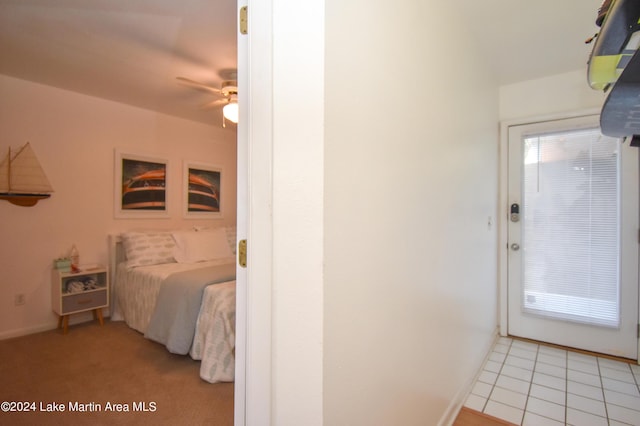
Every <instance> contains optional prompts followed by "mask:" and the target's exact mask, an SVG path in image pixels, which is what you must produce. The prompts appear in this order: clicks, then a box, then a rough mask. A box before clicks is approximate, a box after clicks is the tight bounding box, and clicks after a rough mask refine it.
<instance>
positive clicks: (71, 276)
mask: <svg viewBox="0 0 640 426" xmlns="http://www.w3.org/2000/svg"><path fill="white" fill-rule="evenodd" d="M107 306H109V275H108V273H107V269H106V268H105V267H104V266H102V265H92V266H84V267H83V266H80V271H79V272H60V271H59V270H57V269H54V270H53V284H52V286H51V307H52V309H53V311H54V312H55V313H56V314H58V315H60V319H59V321H58V328H62V329H63V332H64V334H67V331H68V328H69V315H71V314H77V313H79V312H85V311H91V310H92V311H93V317H94V319H97V320H98V321H99V322H100V325H103V324H104V320H103V319H102V308H106V307H107Z"/></svg>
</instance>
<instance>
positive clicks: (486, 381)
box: [464, 337, 640, 426]
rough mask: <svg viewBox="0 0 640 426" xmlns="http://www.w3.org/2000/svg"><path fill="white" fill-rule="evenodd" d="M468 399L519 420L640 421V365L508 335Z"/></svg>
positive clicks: (588, 424) (578, 424)
mask: <svg viewBox="0 0 640 426" xmlns="http://www.w3.org/2000/svg"><path fill="white" fill-rule="evenodd" d="M464 405H465V406H466V407H469V408H471V409H473V410H477V411H480V412H483V413H486V414H489V415H491V416H494V417H498V418H500V419H503V420H507V421H509V422H511V423H515V424H517V425H527V426H529V425H531V426H546V425H573V426H592V425H593V426H600V425H605V426H621V425H634V426H640V366H638V365H635V364H629V363H625V362H620V361H614V360H611V359H608V358H601V357H596V356H591V355H585V354H581V353H576V352H571V351H566V350H562V349H557V348H552V347H548V346H544V345H537V344H535V343H530V342H523V341H520V340H514V339H510V338H504V337H503V338H500V339H499V340H498V341H497V342H496V344H495V346H494V347H493V349H492V351H491V353H490V354H489V358H488V360H487V362H486V363H485V365H484V367H483V370H482V372H481V374H480V375H479V377H478V379H477V380H476V382H475V384H474V386H473V389H472V391H471V394H470V395H469V396H468V397H467V400H466V402H465V404H464Z"/></svg>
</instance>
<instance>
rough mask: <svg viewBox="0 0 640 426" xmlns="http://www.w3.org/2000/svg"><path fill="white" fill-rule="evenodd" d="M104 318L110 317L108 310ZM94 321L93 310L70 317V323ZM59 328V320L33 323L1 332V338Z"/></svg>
mask: <svg viewBox="0 0 640 426" xmlns="http://www.w3.org/2000/svg"><path fill="white" fill-rule="evenodd" d="M103 315H104V318H105V319H106V318H109V313H108V310H107V314H106V315H105V314H104V312H103ZM89 321H94V319H93V312H91V311H87V312H81V313H78V314H73V315H71V317H70V318H69V325H70V326H71V325H75V324H81V323H84V322H89ZM56 328H58V321H57V320H56V321H52V322H48V323H46V324H40V325H33V326H30V327H24V328H18V329H15V330H8V331H3V332H0V340H6V339H12V338H14V337H21V336H27V335H29V334H35V333H42V332H43V331H49V330H55V329H56Z"/></svg>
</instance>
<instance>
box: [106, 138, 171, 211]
mask: <svg viewBox="0 0 640 426" xmlns="http://www.w3.org/2000/svg"><path fill="white" fill-rule="evenodd" d="M167 166H168V160H166V159H162V158H156V157H150V156H147V155H139V154H129V153H124V152H122V151H119V150H116V152H115V173H114V175H115V190H114V205H115V217H117V218H153V217H168V216H169V211H168V206H169V204H168V197H167V182H168V181H167V178H168V176H167V170H168V167H167Z"/></svg>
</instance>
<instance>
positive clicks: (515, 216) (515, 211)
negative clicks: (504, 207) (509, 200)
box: [510, 203, 520, 222]
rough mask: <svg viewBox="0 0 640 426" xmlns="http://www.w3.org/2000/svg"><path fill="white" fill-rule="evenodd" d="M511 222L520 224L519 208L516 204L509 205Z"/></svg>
mask: <svg viewBox="0 0 640 426" xmlns="http://www.w3.org/2000/svg"><path fill="white" fill-rule="evenodd" d="M510 210H511V216H510V218H511V222H520V206H519V205H518V203H513V204H511V209H510Z"/></svg>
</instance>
